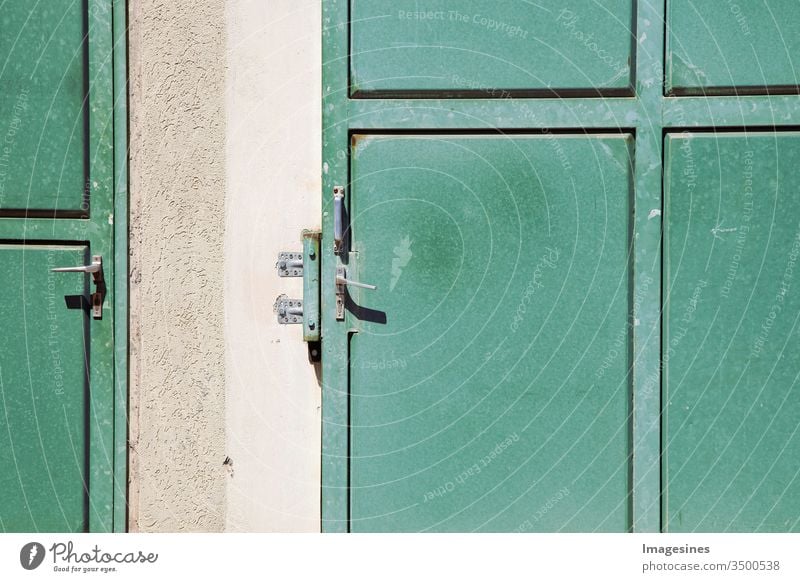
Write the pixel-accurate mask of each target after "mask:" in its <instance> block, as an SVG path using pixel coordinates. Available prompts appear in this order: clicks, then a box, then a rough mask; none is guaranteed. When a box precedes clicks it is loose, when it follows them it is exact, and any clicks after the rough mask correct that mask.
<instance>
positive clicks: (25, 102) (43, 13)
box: [0, 0, 89, 216]
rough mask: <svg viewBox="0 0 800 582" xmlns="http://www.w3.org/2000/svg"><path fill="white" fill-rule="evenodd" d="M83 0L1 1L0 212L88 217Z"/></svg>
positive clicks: (85, 63)
mask: <svg viewBox="0 0 800 582" xmlns="http://www.w3.org/2000/svg"><path fill="white" fill-rule="evenodd" d="M85 20H86V7H85V5H84V3H83V2H76V1H74V0H57V1H52V0H51V1H48V2H4V3H2V5H0V22H2V25H0V30H1V31H2V32H0V63H2V65H0V119H2V120H3V122H4V123H3V126H2V127H0V131H2V133H3V151H2V153H3V156H2V158H0V160H1V161H2V162H3V164H2V167H3V174H2V176H3V181H2V182H0V185H2V187H0V216H2V215H3V214H4V213H6V212H7V211H9V210H18V211H20V210H21V211H25V210H28V211H35V210H49V211H51V213H52V211H53V210H66V211H71V212H74V213H80V214H84V215H85V214H86V201H85V188H86V178H87V176H86V171H87V168H88V160H87V153H88V150H87V146H88V135H87V111H86V108H87V106H88V102H87V99H86V92H87V85H86V80H87V78H88V75H89V72H88V70H87V68H88V56H87V46H86V45H87V43H86V33H87V31H86V24H85Z"/></svg>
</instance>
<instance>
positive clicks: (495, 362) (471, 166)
mask: <svg viewBox="0 0 800 582" xmlns="http://www.w3.org/2000/svg"><path fill="white" fill-rule="evenodd" d="M737 10H738V12H737ZM745 10H747V8H746V7H744V5H742V6H741V7H739V6H736V7H735V8H733V7H732V5H730V4H724V3H721V4H720V3H716V4H714V3H709V4H708V5H706V4H703V5H702V6H700V5H698V4H696V3H691V2H684V1H683V0H668V1H667V2H666V3H645V2H632V3H628V2H623V1H620V2H612V3H604V4H603V6H600V5H599V4H597V3H596V2H588V1H586V2H584V1H577V0H576V1H574V2H568V3H559V2H549V1H548V2H538V3H531V2H527V1H523V0H519V1H514V2H507V3H497V4H496V5H488V4H487V3H478V2H458V3H457V2H446V1H444V0H442V1H432V2H429V3H419V2H388V1H387V2H383V1H370V2H366V1H360V0H350V1H346V0H326V1H325V2H324V3H323V25H324V26H323V48H324V54H323V67H324V68H323V132H324V133H323V142H324V144H323V167H322V174H323V238H322V247H321V254H322V288H321V306H322V379H323V395H322V398H323V442H322V447H323V456H322V475H323V482H322V500H323V504H322V526H323V529H324V530H325V531H639V532H657V531H665V530H668V531H694V530H716V529H719V530H723V529H725V528H728V529H733V530H737V531H750V530H753V531H755V530H758V531H762V530H765V531H789V530H794V529H796V528H797V523H798V522H797V520H798V517H800V508H798V506H797V504H796V503H795V502H794V501H793V499H794V498H793V497H792V492H793V491H794V490H795V488H796V482H797V479H796V478H797V473H796V472H797V467H796V466H795V465H796V463H794V461H792V460H790V459H796V458H797V457H798V446H800V445H798V443H797V441H796V439H794V436H793V432H792V430H793V427H792V423H791V421H790V418H791V417H792V415H793V414H794V412H793V410H794V409H793V408H792V406H793V403H794V401H796V400H797V399H796V394H797V392H796V388H795V383H794V377H795V376H794V374H797V372H798V370H797V361H796V358H795V357H794V356H793V355H792V356H790V355H789V353H788V352H786V351H785V350H784V351H781V350H782V349H783V348H782V346H783V345H784V343H785V342H787V341H788V342H789V343H786V344H785V345H787V346H789V345H791V341H792V338H794V337H795V336H794V335H792V334H793V333H794V332H793V328H792V323H791V322H793V321H794V318H795V316H796V315H797V313H798V305H797V303H796V302H792V301H790V300H789V299H786V303H785V310H784V311H782V312H781V317H782V318H784V319H782V326H783V327H781V326H778V325H777V324H776V325H774V326H772V327H771V328H770V329H771V330H772V331H770V337H769V338H768V339H767V340H764V342H762V343H763V346H762V353H760V356H759V359H758V361H757V362H756V361H754V362H753V363H752V364H748V365H747V370H748V372H747V374H745V375H743V376H741V378H742V382H743V384H740V387H739V388H737V391H736V392H733V393H732V392H730V391H729V390H732V389H733V388H732V387H731V385H730V380H731V374H733V375H736V378H737V380H738V378H739V376H738V375H737V374H741V373H742V369H743V366H744V365H745V363H746V362H745V360H744V359H743V358H742V357H741V353H742V350H744V349H745V348H746V347H752V345H755V344H754V343H753V342H756V341H758V335H757V330H756V328H755V327H754V326H755V323H756V322H760V323H759V325H761V324H763V320H764V318H768V317H769V316H770V313H771V310H767V311H766V312H764V310H765V309H766V308H767V307H768V306H767V305H766V303H768V301H767V299H764V300H763V301H760V304H759V305H758V306H757V305H756V304H755V303H753V302H750V303H742V302H743V301H744V299H743V298H742V297H740V295H739V294H740V293H744V292H745V290H746V289H750V291H752V289H753V288H757V289H758V290H760V289H762V287H761V286H765V287H764V289H767V290H769V289H771V288H772V287H774V286H775V285H776V284H777V283H776V278H779V277H783V276H784V275H783V273H784V272H785V269H786V268H787V267H786V265H787V264H788V263H786V261H787V260H788V259H787V258H786V257H789V256H791V252H792V251H791V249H792V248H793V246H792V245H793V244H794V242H793V240H794V239H793V236H794V235H793V232H794V231H793V230H792V229H793V228H794V225H795V223H796V216H795V214H796V211H797V208H796V201H794V198H796V197H794V196H793V192H794V190H793V186H792V184H793V178H792V177H791V172H792V169H791V168H792V167H793V165H796V160H795V157H796V156H795V149H796V148H795V146H794V139H796V138H795V137H794V136H795V133H794V131H793V130H794V126H795V125H797V124H798V119H800V99H798V95H797V93H798V90H797V88H798V83H797V82H796V78H795V75H794V69H793V58H794V54H795V52H796V51H794V48H793V47H794V44H793V43H794V41H793V40H791V39H788V40H786V42H785V43H784V44H783V45H782V47H781V46H778V45H779V44H780V40H779V39H778V37H781V35H782V36H783V37H788V36H791V33H792V30H793V28H792V27H793V26H795V24H796V23H797V22H798V17H800V9H799V8H797V7H796V6H795V5H794V4H792V3H789V2H778V3H776V5H775V11H774V12H775V14H773V16H774V18H773V17H772V16H770V15H768V14H766V13H765V12H763V11H760V12H754V13H753V14H752V15H750V14H749V13H748V16H750V18H749V19H748V20H747V24H748V26H749V28H748V27H744V24H743V19H742V17H741V16H742V15H741V12H742V11H745ZM778 13H780V14H782V15H783V16H784V17H783V18H781V17H780V15H779V14H778ZM793 23H794V24H793ZM698 27H703V31H705V32H703V31H701V30H700V28H698ZM743 27H744V28H743ZM795 36H796V35H795ZM731 51H733V53H731V54H737V55H739V56H740V57H741V58H736V59H733V58H731V59H728V60H726V58H723V57H725V56H726V55H728V54H729V53H730V52H731ZM745 53H747V54H746V55H745ZM720 55H723V56H720ZM767 60H769V61H770V62H769V63H767V62H766V61H767ZM723 69H725V71H724V72H725V74H723ZM684 143H689V144H690V147H688V150H690V151H692V152H694V153H693V154H692V155H693V156H694V157H693V158H691V159H687V157H686V154H685V152H686V151H687V147H684ZM747 152H752V155H751V154H749V153H747ZM747 156H751V158H752V161H753V163H754V164H755V163H758V164H759V165H760V167H761V169H760V170H759V171H758V172H754V175H756V176H757V178H754V182H753V184H754V186H753V189H754V190H755V191H757V192H761V193H764V196H767V195H766V194H765V193H767V192H768V193H770V195H771V196H772V197H773V199H772V201H773V203H774V204H773V206H769V204H768V203H767V202H766V201H762V206H760V207H759V208H760V210H758V211H754V213H753V219H752V220H753V221H757V222H758V229H756V230H753V227H751V232H752V233H753V234H752V237H753V238H752V239H748V242H747V249H746V250H745V251H742V252H741V253H740V254H741V257H740V258H737V259H736V260H737V261H740V260H741V263H740V264H741V265H742V267H741V268H740V269H739V271H738V273H737V274H736V276H735V281H736V284H735V285H734V286H733V287H731V288H728V287H725V285H726V282H725V281H726V276H727V275H726V274H725V272H726V269H727V268H728V266H729V262H730V261H731V260H732V257H733V256H736V253H737V252H739V251H737V250H736V247H735V245H736V244H737V243H736V237H737V236H739V235H740V233H741V232H742V230H743V229H742V228H741V227H740V224H741V221H742V218H741V213H742V209H741V206H742V204H743V202H742V195H743V194H742V192H743V186H742V184H741V180H740V179H739V178H741V174H740V173H739V174H737V172H740V170H739V169H737V168H741V166H742V164H743V163H745V161H744V160H745V158H746V157H747ZM695 174H697V175H695ZM689 184H692V185H689ZM662 193H663V194H664V197H665V202H663V203H662ZM770 208H772V210H773V212H770V211H769V209H770ZM776 209H777V210H778V211H779V212H780V216H779V215H778V214H776V213H775V212H774V211H775V210H776ZM339 210H341V212H340V211H339ZM664 216H666V220H667V222H666V224H665V230H664V232H662V219H663V218H664ZM793 221H794V222H793ZM773 231H774V234H770V233H772V232H773ZM662 235H663V236H662ZM764 237H766V238H764ZM726 245H727V246H726ZM712 251H713V252H712ZM709 253H710V254H709ZM748 253H750V254H748ZM759 253H761V254H759ZM751 254H752V256H751ZM745 255H747V257H749V258H748V259H747V260H746V261H745V258H744V257H745ZM676 256H680V257H681V259H680V261H679V263H676V262H675V257H676ZM709 257H711V258H710V259H709ZM758 257H761V258H762V259H763V260H764V261H765V262H764V263H763V264H762V263H759V262H757V261H756V258H758ZM678 264H680V265H683V266H682V267H681V268H678V266H677V265H678ZM706 265H708V268H709V269H711V270H713V271H714V275H713V277H712V276H711V275H709V276H708V277H707V278H706V279H703V280H704V281H706V283H705V284H701V283H698V281H699V280H700V279H701V273H700V271H698V269H701V270H702V269H704V268H705V267H706ZM759 273H761V278H760V279H759ZM702 276H703V277H705V276H706V275H705V274H703V275H702ZM751 279H752V280H751ZM756 279H758V282H757V283H756ZM767 281H769V282H767ZM364 284H366V285H368V286H369V285H374V286H376V289H369V288H365V287H364ZM748 285H749V286H748ZM754 286H756V287H754ZM698 289H699V290H698ZM723 291H724V292H725V293H728V291H730V293H729V295H730V297H729V298H728V297H725V296H724V295H721V294H722V293H723ZM765 292H766V291H765ZM792 292H793V289H790V288H788V287H787V290H786V293H792ZM759 293H760V291H759ZM687 306H688V307H687ZM718 307H719V310H720V317H722V318H723V319H721V320H720V319H718V320H714V324H713V326H711V319H709V318H713V317H714V313H715V310H716V309H717V308H718ZM687 309H691V310H692V312H691V317H690V319H691V321H692V325H688V326H683V327H685V328H686V331H685V333H684V332H683V331H681V330H682V329H683V327H682V323H681V318H682V317H684V316H685V315H686V314H685V312H684V311H685V310H687ZM742 309H747V312H746V315H745V316H741V315H739V316H737V314H736V312H737V310H738V311H741V310H742ZM776 317H777V316H776ZM740 321H741V322H742V326H741V327H739V328H737V327H736V326H737V325H738V324H739V323H740ZM709 326H711V327H709ZM751 328H752V329H751ZM709 329H711V330H712V332H709V331H708V330H709ZM681 333H684V335H683V336H681V335H680V334H681ZM737 333H738V334H745V336H746V337H743V338H739V339H736V340H735V341H734V343H733V344H731V345H732V346H733V345H736V346H738V347H736V348H735V351H734V352H729V351H726V350H727V346H728V342H729V341H733V340H731V338H730V337H728V335H729V334H734V335H735V334H737ZM677 338H681V339H680V340H679V341H678V345H676V346H673V345H672V342H673V341H674V340H676V339H677ZM709 338H710V339H709ZM736 342H740V343H741V345H739V344H736ZM748 342H749V343H748ZM795 343H796V342H795ZM734 354H735V355H734ZM732 358H733V360H732ZM734 360H735V361H734ZM768 363H769V364H768ZM773 364H775V366H776V367H775V370H774V373H773V374H772V375H771V376H770V372H772V368H771V367H769V366H772V365H773ZM765 366H767V367H769V369H767V367H765ZM715 370H716V372H715ZM709 374H711V375H709ZM713 374H717V375H716V376H713ZM706 385H708V386H707V389H706ZM762 388H763V390H762ZM784 398H785V399H786V403H785V404H784V405H781V404H780V402H781V401H782V400H783V399H784ZM764 399H766V400H764ZM776 399H777V402H776ZM767 400H768V401H769V402H767ZM790 403H792V404H790ZM762 404H763V406H762ZM751 406H753V407H754V408H753V410H752V411H750V413H749V414H748V409H749V407H751ZM687 407H688V408H687ZM737 423H741V426H739V425H738V424H737ZM737 428H738V429H739V430H738V432H737ZM706 431H707V434H706ZM725 439H729V441H728V442H732V443H733V444H731V445H730V446H728V447H727V448H726V449H724V450H723V448H724V447H725V444H721V443H722V441H724V440H725ZM741 439H745V440H744V441H742V440H741ZM743 442H744V443H746V445H747V446H743ZM764 450H769V451H771V452H772V454H771V455H762V452H763V451H764ZM778 451H781V452H780V453H778ZM755 457H759V460H758V461H757V462H756V461H755V460H754V459H755ZM765 471H766V473H764V472H765ZM759 472H761V474H760V477H758V478H756V475H757V474H758V473H759ZM765 475H766V476H765ZM762 477H763V478H764V481H763V482H762V481H761V478H762ZM767 481H769V483H767ZM782 492H783V493H782ZM757 512H762V513H763V515H762V516H761V518H763V519H756V518H755V514H756V513H757Z"/></svg>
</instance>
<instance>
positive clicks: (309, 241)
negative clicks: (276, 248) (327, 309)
mask: <svg viewBox="0 0 800 582" xmlns="http://www.w3.org/2000/svg"><path fill="white" fill-rule="evenodd" d="M319 237H320V233H319V232H313V231H304V232H303V339H304V340H305V341H307V342H316V341H319V339H320V337H321V336H320V323H321V322H320V317H319V274H320V273H319V272H320V263H321V259H320V256H319Z"/></svg>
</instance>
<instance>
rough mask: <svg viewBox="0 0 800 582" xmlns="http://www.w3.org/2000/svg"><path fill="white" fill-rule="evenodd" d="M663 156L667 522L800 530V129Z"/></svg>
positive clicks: (707, 141)
mask: <svg viewBox="0 0 800 582" xmlns="http://www.w3.org/2000/svg"><path fill="white" fill-rule="evenodd" d="M664 155H665V160H666V169H665V190H664V194H665V207H666V213H665V217H664V218H665V228H664V236H665V239H664V284H665V286H667V290H668V292H667V293H666V294H665V296H666V298H667V301H666V304H665V306H664V344H663V348H662V350H663V355H662V358H663V361H664V378H663V388H664V421H663V426H664V434H663V439H664V441H663V449H664V473H663V479H664V507H663V511H664V518H663V519H664V529H665V530H667V531H743V532H752V531H797V530H798V529H799V528H800V479H798V478H797V476H798V475H799V474H800V456H798V454H797V453H798V450H799V447H800V435H798V427H799V426H800V424H798V415H800V398H798V380H800V354H799V353H798V351H797V345H798V340H800V327H799V326H798V321H799V320H800V294H798V293H797V292H796V290H795V289H794V287H796V285H797V281H796V270H797V264H798V258H799V257H800V198H798V196H797V193H798V192H800V178H798V176H797V172H796V168H797V167H798V165H799V164H800V133H797V132H780V133H775V132H751V133H747V134H745V133H740V132H736V133H727V134H716V135H715V134H713V133H705V132H703V133H696V134H692V135H674V134H670V135H668V136H667V142H666V149H665V152H664Z"/></svg>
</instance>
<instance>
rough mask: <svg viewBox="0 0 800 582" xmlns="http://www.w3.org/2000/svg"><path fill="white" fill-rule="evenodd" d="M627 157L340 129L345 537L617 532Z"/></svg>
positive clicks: (626, 436)
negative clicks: (344, 220)
mask: <svg viewBox="0 0 800 582" xmlns="http://www.w3.org/2000/svg"><path fill="white" fill-rule="evenodd" d="M632 144H633V142H632V140H631V139H630V136H624V135H612V136H608V135H606V136H589V137H584V136H561V135H558V136H553V135H537V136H508V137H504V136H499V135H493V136H475V135H473V136H425V137H414V136H356V145H355V146H354V149H353V155H352V160H353V161H352V166H353V167H352V175H353V183H352V187H351V190H350V196H351V198H350V207H351V214H352V216H351V224H352V231H353V234H352V239H353V250H354V252H353V254H352V258H351V261H350V264H351V272H353V273H355V272H356V266H357V273H358V278H359V279H360V280H362V281H365V282H368V283H372V284H376V285H377V286H378V290H377V291H363V290H359V289H356V288H350V293H351V295H352V297H353V301H354V302H355V303H356V304H357V305H358V306H359V307H360V309H359V308H353V309H352V310H351V311H350V325H351V327H353V328H354V329H357V333H356V334H355V335H354V336H353V337H352V340H351V348H350V401H351V404H350V410H351V412H350V414H351V426H352V428H351V483H350V491H351V528H352V529H353V530H354V531H376V530H377V531H419V530H449V531H472V530H485V531H514V530H518V529H522V530H529V531H557V530H564V531H627V530H629V529H630V526H631V519H630V477H629V475H630V457H631V443H630V432H631V431H630V414H631V410H630V400H631V398H630V396H631V391H630V374H629V370H630V353H631V345H630V332H629V330H630V327H631V322H630V321H629V313H630V307H631V306H630V299H631V298H630V293H629V289H630V268H629V264H630V258H631V255H630V230H631V224H630V217H631V203H632V175H631V168H632V157H631V154H632ZM384 317H385V321H384V320H383V319H382V318H384ZM553 499H555V500H556V501H555V502H552V501H551V500H553ZM548 503H554V507H552V508H550V509H549V511H546V512H545V515H543V516H540V515H538V513H537V512H539V513H540V512H541V508H542V507H545V506H546V505H547V504H548Z"/></svg>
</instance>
